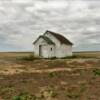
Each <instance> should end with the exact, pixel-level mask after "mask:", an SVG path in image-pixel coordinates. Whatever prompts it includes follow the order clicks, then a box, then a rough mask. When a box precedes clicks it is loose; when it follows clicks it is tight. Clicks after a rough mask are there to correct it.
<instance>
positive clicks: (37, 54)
mask: <svg viewBox="0 0 100 100" xmlns="http://www.w3.org/2000/svg"><path fill="white" fill-rule="evenodd" d="M39 45H47V43H46V42H45V40H43V39H42V38H40V39H39V40H38V41H37V42H36V43H35V44H34V54H35V55H36V56H39Z"/></svg>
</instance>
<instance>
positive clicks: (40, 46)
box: [39, 45, 42, 57]
mask: <svg viewBox="0 0 100 100" xmlns="http://www.w3.org/2000/svg"><path fill="white" fill-rule="evenodd" d="M39 56H40V57H42V45H39Z"/></svg>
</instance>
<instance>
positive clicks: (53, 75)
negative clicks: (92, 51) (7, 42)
mask: <svg viewBox="0 0 100 100" xmlns="http://www.w3.org/2000/svg"><path fill="white" fill-rule="evenodd" d="M24 55H27V56H28V55H30V53H26V54H21V53H7V54H5V53H4V56H3V53H2V54H1V56H0V97H1V98H0V100H100V59H99V58H95V57H94V58H77V59H55V60H49V59H38V60H34V61H20V60H17V59H16V58H17V57H22V56H24ZM18 98H19V99H18ZM22 98H23V99H22Z"/></svg>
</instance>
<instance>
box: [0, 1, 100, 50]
mask: <svg viewBox="0 0 100 100" xmlns="http://www.w3.org/2000/svg"><path fill="white" fill-rule="evenodd" d="M46 30H51V31H54V32H57V33H61V34H62V35H64V36H66V38H68V39H69V40H71V41H72V42H73V43H74V50H78V51H79V50H88V51H89V50H100V1H99V0H0V51H20V50H25V51H27V50H32V49H33V46H32V42H33V41H34V40H35V39H36V38H37V37H38V36H39V35H40V34H42V33H44V32H45V31H46Z"/></svg>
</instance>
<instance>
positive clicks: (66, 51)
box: [44, 33, 72, 58]
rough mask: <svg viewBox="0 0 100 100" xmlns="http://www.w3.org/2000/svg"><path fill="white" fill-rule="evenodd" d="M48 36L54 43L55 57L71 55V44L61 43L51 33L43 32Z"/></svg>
mask: <svg viewBox="0 0 100 100" xmlns="http://www.w3.org/2000/svg"><path fill="white" fill-rule="evenodd" d="M44 35H45V36H47V37H48V38H50V39H51V40H52V41H53V42H54V43H55V44H56V45H55V57H57V58H61V57H66V56H72V46H71V45H66V44H61V43H60V42H59V40H57V39H56V38H55V37H54V36H53V35H52V34H50V33H46V34H44Z"/></svg>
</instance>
